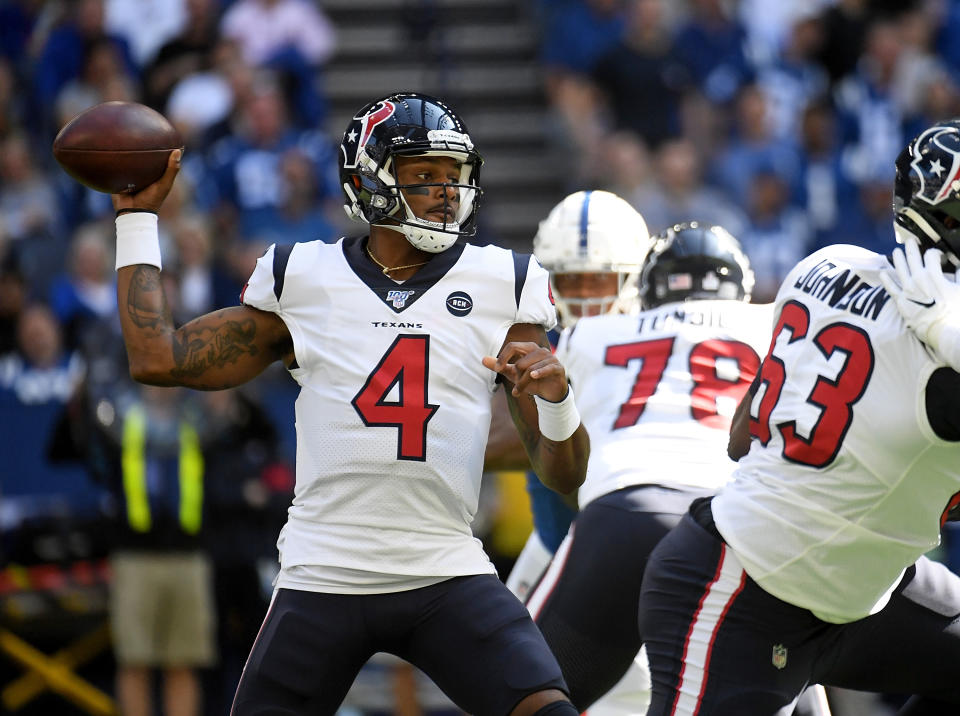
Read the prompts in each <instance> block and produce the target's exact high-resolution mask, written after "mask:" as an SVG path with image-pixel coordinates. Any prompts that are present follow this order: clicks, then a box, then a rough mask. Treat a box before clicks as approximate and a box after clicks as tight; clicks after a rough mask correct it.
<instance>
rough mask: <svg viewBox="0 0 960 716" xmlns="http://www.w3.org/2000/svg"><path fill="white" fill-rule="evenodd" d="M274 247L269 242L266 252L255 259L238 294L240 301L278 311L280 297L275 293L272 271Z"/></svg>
mask: <svg viewBox="0 0 960 716" xmlns="http://www.w3.org/2000/svg"><path fill="white" fill-rule="evenodd" d="M276 248H277V245H276V244H271V245H270V248H268V249H267V252H266V253H265V254H264V255H263V256H261V257H260V258H258V259H257V265H256V266H255V267H254V269H253V273H252V274H250V278H249V280H247V285H246V286H244V287H243V292H242V293H241V294H240V303H243V304H245V305H247V306H253V307H254V308H259V309H260V310H261V311H270V312H271V313H280V299H279V298H278V297H277V295H276V290H275V285H276V279H275V277H274V272H273V255H274V251H276Z"/></svg>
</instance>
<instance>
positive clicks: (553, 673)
mask: <svg viewBox="0 0 960 716" xmlns="http://www.w3.org/2000/svg"><path fill="white" fill-rule="evenodd" d="M175 154H176V153H174V155H172V159H171V164H170V166H169V168H168V172H167V174H166V175H165V176H164V178H163V179H161V180H160V181H159V182H158V183H157V184H155V185H153V186H152V187H149V188H148V189H146V190H144V191H143V192H141V193H140V194H137V195H134V196H125V195H116V196H114V204H115V206H116V208H117V209H118V213H119V214H122V215H120V216H118V219H117V234H118V268H119V283H118V291H119V305H120V306H121V307H123V308H122V309H121V321H122V324H123V331H124V339H125V341H126V345H127V350H128V354H129V356H130V365H131V371H132V374H133V375H134V377H135V378H137V379H138V380H141V381H143V382H148V383H153V384H158V385H185V386H188V387H193V388H198V389H207V390H213V389H219V388H226V387H230V386H234V385H238V384H240V383H243V382H245V381H247V380H250V379H251V378H253V377H255V376H256V375H258V374H259V373H260V372H261V371H263V370H264V368H266V367H267V366H268V365H269V364H271V363H272V362H273V361H275V360H282V361H283V362H284V363H285V365H286V366H287V368H288V369H289V371H290V374H291V375H292V376H293V378H294V379H295V380H296V381H297V382H298V383H299V384H300V386H301V390H300V395H299V397H298V399H297V403H296V428H297V462H296V488H295V493H294V497H293V504H292V505H291V507H290V510H289V512H288V519H287V523H286V525H285V526H284V528H283V530H282V532H281V534H280V538H279V540H278V547H279V552H280V573H279V576H278V578H277V582H276V590H275V592H274V596H273V600H272V602H271V605H270V608H269V611H268V613H267V616H266V619H265V621H264V623H263V626H262V627H261V630H260V633H259V635H258V637H257V639H256V642H255V644H254V646H253V649H252V651H251V653H250V656H249V658H248V660H247V664H246V667H245V669H244V673H243V676H242V677H241V680H240V684H239V687H238V690H237V694H236V697H235V700H234V705H233V714H235V716H246V715H248V714H264V713H281V712H282V713H285V714H303V716H307V714H310V715H311V716H315V715H317V714H333V713H335V712H336V711H337V708H338V706H339V705H340V703H341V701H342V700H343V697H344V695H345V694H346V693H347V690H348V688H349V687H350V685H351V683H352V682H353V680H354V677H355V676H356V674H357V672H358V671H359V669H360V668H361V667H362V665H363V664H364V663H365V662H366V661H367V660H368V659H369V658H370V656H372V655H373V654H374V653H376V652H380V651H382V652H387V653H391V654H395V655H396V656H399V657H401V658H403V659H405V660H407V661H409V662H411V663H412V664H414V665H415V666H417V667H419V668H420V669H421V670H422V671H424V672H425V673H426V674H427V675H428V676H430V677H431V678H432V679H433V681H434V682H435V683H436V684H437V685H438V686H439V687H440V688H441V689H442V690H443V691H444V692H445V693H446V694H447V695H448V696H449V697H450V698H451V699H452V700H453V701H454V702H455V703H456V704H457V705H458V706H459V707H460V708H462V709H464V710H466V711H468V712H470V713H476V714H484V715H485V714H490V715H504V716H506V715H507V714H512V715H513V716H530V715H532V714H536V715H541V716H546V715H548V714H549V716H572V715H573V714H575V713H576V712H575V709H574V708H573V707H572V706H571V704H570V702H569V700H568V699H567V697H566V695H565V690H566V686H565V684H564V681H563V678H562V675H561V672H560V669H559V667H558V665H557V662H556V660H555V659H554V657H553V655H552V654H551V652H550V650H549V648H548V647H547V645H546V643H545V642H544V640H543V638H542V636H541V634H540V632H539V631H538V629H537V628H536V626H535V625H534V623H533V621H532V620H531V619H530V617H529V614H528V613H527V612H526V610H525V609H524V607H523V605H522V604H521V603H520V602H519V601H518V600H517V599H516V598H515V597H514V596H513V595H512V594H511V593H510V592H509V590H507V588H506V587H505V586H504V585H503V584H502V583H501V582H500V580H499V579H498V577H497V575H496V573H495V570H494V567H493V565H492V563H491V562H490V560H489V558H488V557H487V555H486V554H485V553H484V551H483V548H482V546H481V543H480V542H479V540H477V539H476V538H475V537H474V536H473V534H472V533H471V529H470V522H471V520H472V519H473V516H474V514H475V512H476V509H477V501H478V494H479V489H480V478H481V474H482V462H483V454H484V445H485V442H486V439H487V432H488V427H489V422H490V414H491V398H492V396H493V394H494V392H495V391H496V390H498V388H499V386H500V385H502V386H503V390H504V391H505V392H506V393H507V402H508V404H509V405H510V409H511V414H512V415H513V417H514V422H515V424H516V426H517V428H518V430H519V432H520V433H521V439H522V441H523V444H524V447H525V448H526V449H527V452H528V456H529V459H530V462H531V464H532V465H533V466H534V469H535V470H536V471H537V474H538V475H539V477H540V479H541V480H543V481H544V483H545V484H547V485H548V486H550V487H551V488H552V489H555V490H557V491H558V492H561V493H570V492H572V491H575V490H576V489H577V488H578V487H579V485H580V484H581V483H582V481H583V479H584V474H585V467H586V461H587V459H588V455H589V440H588V438H587V434H586V431H585V429H584V428H583V426H582V425H581V424H580V418H579V415H578V413H577V410H576V405H575V403H574V398H573V392H572V391H571V390H570V389H569V387H568V383H567V378H566V373H565V371H564V369H563V366H562V365H561V364H560V362H559V361H558V360H557V359H556V358H555V357H554V356H553V353H552V351H551V350H550V347H549V344H548V342H547V339H546V331H547V330H548V329H550V328H552V327H553V325H554V323H555V309H554V306H553V303H552V300H551V298H550V292H549V288H548V276H547V273H546V271H544V270H543V269H542V268H541V267H540V266H539V264H538V263H537V262H536V260H534V259H533V258H532V257H531V256H530V255H522V254H516V253H514V252H512V251H507V250H504V249H500V248H497V247H494V246H487V247H478V246H475V245H470V244H468V243H466V241H465V240H464V238H465V237H468V236H470V235H472V233H473V227H474V222H475V218H476V207H477V203H478V201H479V196H480V184H479V171H480V165H481V163H482V160H481V158H480V155H479V154H478V153H477V152H476V150H475V149H474V146H473V142H472V140H471V139H470V136H469V134H468V132H467V129H466V127H465V126H464V123H463V121H462V120H461V119H460V117H459V116H458V115H456V114H455V113H454V112H453V110H452V109H451V108H450V107H448V106H447V105H446V104H445V103H443V102H442V101H441V100H438V99H435V98H432V97H428V96H425V95H420V94H413V93H408V94H394V95H390V96H388V97H384V98H382V99H380V100H377V101H375V102H372V103H370V104H369V105H367V106H366V107H364V108H363V109H362V110H360V111H359V112H358V113H357V114H356V116H355V117H354V118H353V120H352V121H351V122H350V124H349V126H348V127H347V130H346V132H345V133H344V135H343V143H342V145H341V157H340V177H341V181H342V184H343V190H344V196H345V199H346V206H345V208H346V210H347V212H348V214H349V215H350V216H351V217H353V218H355V219H357V220H359V221H361V222H363V223H365V224H367V225H369V234H368V235H366V236H362V237H358V238H345V239H341V240H340V241H339V242H337V243H336V244H325V243H323V242H320V241H317V242H308V243H298V244H294V245H292V246H286V247H278V246H273V247H271V248H270V249H269V250H268V251H267V253H266V254H265V255H264V256H263V257H262V258H261V259H260V260H259V261H258V263H257V266H256V268H255V270H254V271H253V274H252V275H251V277H250V280H249V282H248V284H247V286H246V288H245V289H244V292H243V294H242V297H241V302H242V305H241V306H238V307H234V308H228V309H224V310H222V311H218V312H214V313H211V314H208V315H206V316H202V317H200V318H198V319H195V320H194V321H191V322H190V323H188V324H186V325H185V326H182V327H180V328H179V329H175V327H174V326H173V325H172V324H171V321H170V318H169V315H168V312H167V311H166V310H165V303H164V299H163V292H162V288H161V286H160V282H159V274H158V269H159V264H160V261H159V248H158V244H157V238H156V216H155V214H152V213H150V212H154V211H156V209H157V208H159V206H160V204H161V203H162V201H163V199H164V197H165V196H166V193H167V192H168V191H169V189H170V186H171V185H172V183H173V178H174V176H175V175H176V170H177V159H176V156H175Z"/></svg>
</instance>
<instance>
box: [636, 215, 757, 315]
mask: <svg viewBox="0 0 960 716" xmlns="http://www.w3.org/2000/svg"><path fill="white" fill-rule="evenodd" d="M751 291H753V270H752V269H751V268H750V260H749V259H748V258H747V255H746V254H745V253H744V252H743V249H742V248H741V247H740V242H739V241H737V240H736V239H735V238H734V237H733V236H732V235H731V234H730V232H729V231H727V230H726V229H724V228H723V227H722V226H707V225H705V224H699V223H697V222H695V221H692V222H690V223H686V224H677V225H675V226H672V227H670V228H669V229H666V230H664V231H661V232H660V233H659V234H657V235H656V236H654V237H653V239H652V241H651V244H650V249H649V251H648V252H647V256H646V258H645V259H644V261H643V268H642V269H641V271H640V301H641V303H642V305H643V307H644V308H645V309H646V308H654V307H656V306H659V305H661V304H664V303H672V302H674V301H687V300H691V299H730V300H737V301H749V300H750V293H751Z"/></svg>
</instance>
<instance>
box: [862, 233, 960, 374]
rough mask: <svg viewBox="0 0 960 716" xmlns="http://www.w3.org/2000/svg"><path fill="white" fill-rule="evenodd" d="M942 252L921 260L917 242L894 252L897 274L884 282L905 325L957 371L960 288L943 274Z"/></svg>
mask: <svg viewBox="0 0 960 716" xmlns="http://www.w3.org/2000/svg"><path fill="white" fill-rule="evenodd" d="M942 256H943V254H942V252H940V251H938V250H937V249H928V250H927V251H926V253H925V254H924V255H923V256H921V255H920V249H919V247H918V246H917V244H916V243H915V242H912V241H908V242H907V243H906V244H905V245H904V248H903V249H902V250H901V249H899V248H897V249H894V251H893V271H889V270H888V271H886V272H883V273H881V274H880V282H881V283H882V284H883V287H884V288H885V289H886V290H887V293H889V294H890V296H891V297H892V298H893V300H894V303H895V304H896V306H897V310H898V311H899V312H900V315H901V316H902V317H903V321H904V323H906V324H907V327H908V328H910V330H912V331H913V332H914V333H915V334H916V336H917V338H919V339H920V340H921V341H923V342H924V343H926V344H927V345H928V346H930V347H931V348H932V349H933V350H934V351H935V352H936V353H937V354H938V355H939V356H940V357H941V358H942V359H943V360H944V361H946V362H947V363H948V364H949V365H950V367H951V368H953V369H954V370H960V286H958V285H957V284H956V283H955V282H954V281H951V280H949V279H948V278H947V277H946V276H944V274H943V268H942V266H941V257H942Z"/></svg>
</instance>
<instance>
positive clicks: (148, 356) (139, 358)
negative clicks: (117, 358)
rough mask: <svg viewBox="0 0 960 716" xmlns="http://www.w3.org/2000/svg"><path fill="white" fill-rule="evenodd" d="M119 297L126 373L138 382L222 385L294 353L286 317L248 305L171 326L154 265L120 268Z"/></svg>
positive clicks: (243, 379) (237, 382)
mask: <svg viewBox="0 0 960 716" xmlns="http://www.w3.org/2000/svg"><path fill="white" fill-rule="evenodd" d="M117 298H118V305H119V308H120V323H121V325H122V326H123V339H124V342H125V343H126V346H127V355H128V356H129V358H130V374H131V375H132V376H133V378H134V379H135V380H138V381H140V382H141V383H149V384H151V385H183V386H187V387H189V388H196V389H198V390H220V389H222V388H230V387H233V386H236V385H240V384H241V383H245V382H247V381H248V380H250V379H252V378H254V377H255V376H257V375H259V374H260V373H261V372H262V371H263V370H264V369H265V368H266V367H267V366H268V365H270V364H271V363H273V361H275V360H284V361H285V362H287V363H289V362H290V361H291V360H292V358H293V342H292V340H291V338H290V333H289V331H288V330H287V327H286V325H285V324H284V322H283V321H282V320H281V319H280V318H279V317H278V316H276V315H275V314H273V313H268V312H266V311H259V310H257V309H255V308H251V307H250V306H236V307H233V308H226V309H223V310H221V311H214V312H212V313H208V314H207V315H205V316H200V317H199V318H195V319H194V320H192V321H190V322H189V323H187V324H186V325H184V326H181V327H180V328H175V327H174V325H173V320H172V318H171V316H170V310H169V308H168V306H167V302H166V297H165V296H164V293H163V286H162V284H161V281H160V272H159V271H158V270H157V269H156V268H154V267H153V266H146V265H143V264H140V265H137V266H127V267H125V268H122V269H120V271H119V273H118V276H117Z"/></svg>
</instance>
